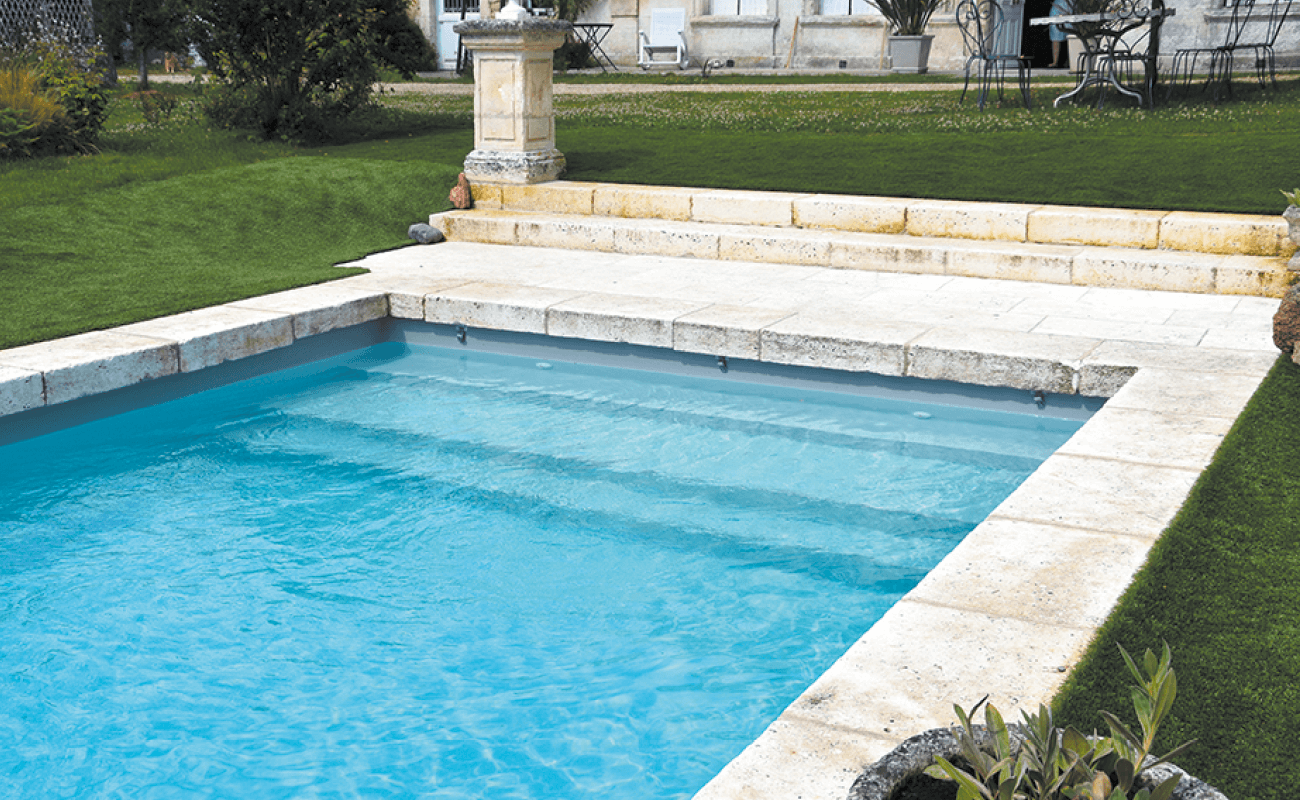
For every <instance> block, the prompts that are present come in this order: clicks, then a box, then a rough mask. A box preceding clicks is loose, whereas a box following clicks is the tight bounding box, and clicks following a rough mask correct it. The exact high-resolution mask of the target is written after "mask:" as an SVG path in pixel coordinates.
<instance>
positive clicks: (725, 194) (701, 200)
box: [691, 191, 801, 227]
mask: <svg viewBox="0 0 1300 800" xmlns="http://www.w3.org/2000/svg"><path fill="white" fill-rule="evenodd" d="M800 196H801V195H796V194H787V193H784V192H729V191H716V192H707V191H706V192H696V193H695V195H694V196H693V198H692V201H691V203H692V205H691V217H692V218H693V219H695V220H696V221H697V222H724V223H728V224H732V225H774V226H783V227H789V226H790V225H793V224H794V208H793V204H794V200H795V199H796V198H797V197H800Z"/></svg>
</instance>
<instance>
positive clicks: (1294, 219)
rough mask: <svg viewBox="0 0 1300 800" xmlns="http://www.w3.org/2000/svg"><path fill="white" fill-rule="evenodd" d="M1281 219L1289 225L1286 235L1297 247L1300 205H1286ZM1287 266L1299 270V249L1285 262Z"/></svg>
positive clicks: (1299, 227) (1299, 233) (1299, 241)
mask: <svg viewBox="0 0 1300 800" xmlns="http://www.w3.org/2000/svg"><path fill="white" fill-rule="evenodd" d="M1282 219H1284V220H1286V222H1287V225H1289V226H1291V227H1290V230H1288V232H1287V235H1288V236H1290V237H1291V241H1293V242H1295V244H1296V246H1297V247H1300V206H1287V207H1286V211H1283V212H1282ZM1287 268H1288V269H1292V270H1295V271H1296V272H1300V250H1297V251H1296V252H1295V255H1293V256H1291V260H1290V261H1288V262H1287Z"/></svg>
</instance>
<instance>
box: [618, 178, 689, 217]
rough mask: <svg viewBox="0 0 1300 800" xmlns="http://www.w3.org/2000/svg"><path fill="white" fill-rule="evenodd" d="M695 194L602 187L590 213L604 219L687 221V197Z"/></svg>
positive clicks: (669, 189) (663, 188)
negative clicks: (602, 216)
mask: <svg viewBox="0 0 1300 800" xmlns="http://www.w3.org/2000/svg"><path fill="white" fill-rule="evenodd" d="M695 192H696V190H695V189H679V188H676V187H668V186H619V185H617V184H603V185H601V186H598V187H597V188H596V192H595V198H594V200H593V208H592V210H593V212H594V213H596V214H601V215H604V216H607V217H628V218H632V219H671V220H678V221H682V222H685V221H686V220H689V219H690V218H691V197H692V196H693V195H694V194H695Z"/></svg>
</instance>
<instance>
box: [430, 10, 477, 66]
mask: <svg viewBox="0 0 1300 800" xmlns="http://www.w3.org/2000/svg"><path fill="white" fill-rule="evenodd" d="M478 4H479V0H438V44H437V46H438V69H444V70H455V69H456V57H457V54H458V53H459V45H460V36H458V35H457V34H456V32H455V31H454V30H452V28H454V27H455V26H456V23H458V22H460V21H461V20H465V19H478Z"/></svg>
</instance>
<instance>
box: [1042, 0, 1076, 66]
mask: <svg viewBox="0 0 1300 800" xmlns="http://www.w3.org/2000/svg"><path fill="white" fill-rule="evenodd" d="M1070 5H1071V0H1052V11H1051V13H1050V14H1048V16H1052V17H1060V16H1067V15H1069V14H1070V13H1071V9H1070ZM1047 36H1048V38H1049V39H1051V40H1052V63H1051V65H1050V67H1049V69H1065V68H1066V67H1068V66H1070V55H1069V53H1068V52H1067V53H1066V55H1065V58H1061V44H1062V43H1064V42H1065V31H1063V30H1061V26H1060V25H1048V26H1047Z"/></svg>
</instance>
